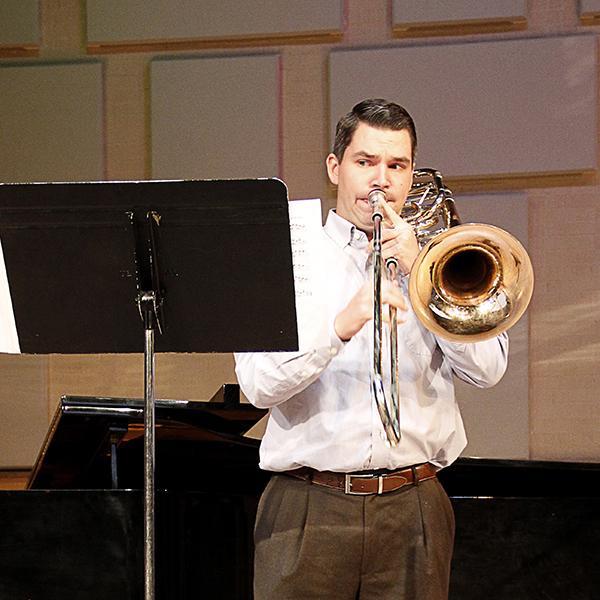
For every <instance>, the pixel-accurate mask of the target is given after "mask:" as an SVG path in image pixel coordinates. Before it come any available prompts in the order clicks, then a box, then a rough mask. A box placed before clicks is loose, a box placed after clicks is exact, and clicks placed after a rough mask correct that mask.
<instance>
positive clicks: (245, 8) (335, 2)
mask: <svg viewBox="0 0 600 600" xmlns="http://www.w3.org/2000/svg"><path fill="white" fill-rule="evenodd" d="M342 28H343V1H342V0H302V2H297V0H262V1H261V2H256V0H203V1H202V2H197V1H195V0H180V1H179V2H178V3H177V6H176V7H174V5H173V2H170V1H169V0H88V2H87V35H88V45H89V47H90V48H91V49H92V50H94V49H96V50H100V49H101V48H102V47H103V46H110V45H111V44H119V45H122V44H140V43H147V42H161V41H162V42H185V41H188V42H189V41H193V40H196V41H199V42H201V41H202V40H204V41H210V40H213V41H214V40H223V41H231V42H235V41H236V40H237V41H239V40H244V39H245V40H251V39H259V40H261V41H262V42H263V43H264V42H266V41H268V40H269V38H275V39H285V38H287V37H292V38H293V37H296V36H316V37H321V36H326V37H327V36H334V37H335V36H337V37H338V38H339V37H340V36H341V31H342Z"/></svg>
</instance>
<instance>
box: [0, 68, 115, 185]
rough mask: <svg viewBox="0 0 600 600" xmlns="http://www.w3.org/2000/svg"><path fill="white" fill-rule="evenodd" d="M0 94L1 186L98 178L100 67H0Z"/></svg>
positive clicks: (100, 162)
mask: <svg viewBox="0 0 600 600" xmlns="http://www.w3.org/2000/svg"><path fill="white" fill-rule="evenodd" d="M0 88H1V89H2V94H0V115H2V123H1V127H2V144H1V145H0V181H3V182H29V181H78V180H99V179H102V178H103V176H104V133H103V125H104V123H103V92H102V65H101V64H99V63H96V62H94V63H69V64H67V63H65V64H50V63H48V64H29V65H6V64H4V65H2V66H0Z"/></svg>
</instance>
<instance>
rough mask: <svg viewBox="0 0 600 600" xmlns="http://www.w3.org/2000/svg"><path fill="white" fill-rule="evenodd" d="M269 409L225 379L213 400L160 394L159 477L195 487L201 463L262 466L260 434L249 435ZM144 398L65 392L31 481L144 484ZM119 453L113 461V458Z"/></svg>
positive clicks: (53, 485)
mask: <svg viewBox="0 0 600 600" xmlns="http://www.w3.org/2000/svg"><path fill="white" fill-rule="evenodd" d="M266 412H267V411H265V410H261V409H257V408H255V407H254V406H252V405H251V404H247V403H242V402H240V392H239V386H238V385H236V384H226V385H224V386H222V387H221V388H220V389H219V390H218V391H217V393H216V394H215V395H214V396H213V398H212V399H211V400H210V401H208V402H192V401H187V400H156V413H155V418H156V485H157V487H169V488H174V487H175V488H180V487H185V488H186V489H190V488H193V487H194V479H195V478H196V477H197V476H198V473H199V472H200V471H201V472H202V473H203V474H204V476H207V475H209V474H211V473H212V474H213V476H214V474H215V473H218V480H223V482H225V481H226V475H227V472H229V471H231V470H233V469H237V468H239V467H240V466H242V467H247V468H248V469H250V470H251V471H254V470H255V469H256V470H258V445H259V442H258V440H255V439H251V438H247V437H244V434H245V433H246V431H248V430H249V429H251V428H252V427H253V426H254V425H255V424H256V423H257V422H258V421H259V420H260V419H261V418H262V417H263V416H265V415H266ZM143 443H144V400H143V399H132V398H102V397H85V396H63V397H62V398H61V399H60V403H59V406H58V408H57V410H56V413H55V414H54V418H53V420H52V423H51V425H50V428H49V430H48V433H47V435H46V439H45V441H44V443H43V445H42V448H41V450H40V452H39V454H38V457H37V459H36V462H35V465H34V468H33V471H32V474H31V477H30V479H29V482H28V486H27V487H28V488H29V489H103V488H110V487H115V485H114V473H113V470H112V469H114V466H115V464H116V472H117V473H118V487H119V488H141V487H142V486H143ZM111 458H114V459H115V464H113V463H111Z"/></svg>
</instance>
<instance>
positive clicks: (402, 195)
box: [326, 122, 413, 238]
mask: <svg viewBox="0 0 600 600" xmlns="http://www.w3.org/2000/svg"><path fill="white" fill-rule="evenodd" d="M326 163H327V173H328V175H329V179H330V180H331V182H332V183H333V184H334V185H337V186H338V191H337V206H336V211H337V213H338V214H339V215H340V216H341V217H343V218H344V219H346V220H347V221H350V222H351V223H352V224H353V225H355V226H356V227H358V229H361V230H362V231H364V232H365V233H366V234H367V235H368V236H369V238H370V237H371V236H372V233H373V221H372V219H371V216H372V214H373V208H372V207H371V206H370V204H369V202H368V200H367V197H368V195H369V192H370V191H371V190H373V189H376V188H379V189H382V190H383V191H384V192H385V194H386V198H387V201H388V204H390V205H391V206H392V208H393V209H394V210H395V211H396V212H398V213H399V212H400V210H401V209H402V206H403V205H404V201H405V200H406V195H407V194H408V191H409V190H410V188H411V185H412V177H413V164H412V142H411V139H410V134H409V133H408V131H407V130H406V129H401V130H400V131H395V130H393V129H379V128H376V127H371V126H370V125H367V124H366V123H362V122H361V123H359V124H358V127H357V128H356V130H355V132H354V135H353V136H352V141H351V142H350V144H349V145H348V147H347V148H346V151H345V152H344V156H343V157H342V160H341V161H338V159H337V157H336V156H335V155H334V154H330V155H329V156H328V157H327V160H326Z"/></svg>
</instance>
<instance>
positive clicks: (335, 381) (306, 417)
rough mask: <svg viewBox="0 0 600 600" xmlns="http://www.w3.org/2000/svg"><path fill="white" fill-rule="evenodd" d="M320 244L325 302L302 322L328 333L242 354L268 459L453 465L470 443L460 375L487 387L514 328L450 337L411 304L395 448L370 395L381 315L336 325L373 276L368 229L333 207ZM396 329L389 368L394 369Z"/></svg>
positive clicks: (327, 464) (267, 464) (313, 332)
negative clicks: (299, 346)
mask: <svg viewBox="0 0 600 600" xmlns="http://www.w3.org/2000/svg"><path fill="white" fill-rule="evenodd" d="M320 244H321V247H320V249H319V255H320V259H321V260H320V267H319V268H320V269H321V273H320V277H321V286H320V287H321V288H322V289H320V290H319V293H320V297H321V298H322V304H323V307H324V308H323V311H322V312H320V313H319V314H314V315H313V317H312V318H311V319H310V320H309V322H306V323H304V322H303V323H298V327H299V328H300V327H302V328H304V332H308V334H309V337H314V339H315V340H317V339H318V340H323V339H325V340H327V342H326V343H321V342H319V343H317V342H315V344H314V347H312V348H311V349H309V350H307V351H303V352H271V353H236V354H235V361H236V374H237V377H238V381H239V384H240V387H241V389H242V391H243V392H244V394H245V395H246V397H247V398H248V399H249V400H250V402H252V404H254V405H255V406H257V407H261V408H268V409H269V413H270V414H269V420H268V423H267V428H266V431H265V435H264V438H263V440H262V443H261V448H260V466H261V468H263V469H266V470H269V471H284V470H288V469H295V468H298V467H301V466H307V467H312V468H314V469H317V470H320V471H324V470H328V471H338V472H352V471H362V470H370V469H380V468H385V469H396V468H400V467H404V466H408V465H413V464H418V463H423V462H427V461H429V462H431V463H433V464H435V465H437V466H439V467H444V466H447V465H449V464H450V463H452V462H453V461H454V460H455V459H456V458H457V457H458V455H459V454H460V452H461V451H462V450H463V448H464V447H465V445H466V436H465V430H464V426H463V422H462V418H461V415H460V411H459V408H458V405H457V403H456V400H455V398H454V386H453V381H452V379H453V376H456V377H459V378H460V379H462V380H464V381H466V382H468V383H471V384H473V385H475V386H478V387H489V386H492V385H494V384H495V383H497V382H498V381H499V380H500V378H501V377H502V375H503V374H504V372H505V370H506V366H507V355H508V337H507V336H506V334H502V335H500V336H498V337H496V338H494V339H491V340H488V341H484V342H477V343H468V344H462V343H452V342H447V341H444V340H442V339H439V338H438V337H436V336H435V335H434V334H432V333H431V332H429V331H428V330H427V329H425V328H424V327H423V326H422V325H421V324H420V323H419V321H418V320H417V319H416V317H415V315H414V313H413V312H412V310H411V309H409V310H408V312H407V314H406V315H405V317H406V321H405V322H404V323H400V324H399V325H398V356H399V382H400V414H401V434H402V438H401V441H400V444H399V445H398V446H397V447H395V448H391V447H390V446H389V444H387V443H386V436H385V433H384V430H383V426H382V424H381V420H380V418H379V413H378V410H377V407H376V405H375V402H374V400H373V399H372V397H371V385H370V374H371V370H372V368H371V367H372V353H373V350H372V348H373V343H372V340H373V325H372V322H369V323H367V324H366V325H365V326H364V327H363V328H362V329H361V330H360V331H359V332H358V333H357V334H356V335H355V336H354V337H353V338H352V339H351V340H350V341H348V342H343V341H341V340H340V339H339V337H338V336H337V335H336V333H335V330H334V327H333V323H334V320H335V317H336V315H337V314H338V313H339V312H340V311H341V310H342V308H344V307H345V306H346V304H348V302H349V301H350V299H351V298H352V296H353V295H354V294H355V293H356V292H357V291H358V289H359V288H360V287H361V285H362V284H363V283H364V282H365V278H366V277H369V276H372V275H371V274H370V273H369V268H368V262H369V261H368V258H369V255H368V241H367V237H366V235H365V234H364V233H363V232H362V231H359V230H358V229H356V228H355V227H354V226H353V225H352V224H351V223H349V222H347V221H346V220H344V219H343V218H341V217H339V216H338V215H337V214H336V213H335V212H334V211H331V212H330V213H329V215H328V218H327V222H326V224H325V226H324V227H323V235H322V239H321V240H320ZM399 315H402V312H401V311H399ZM387 337H388V336H387V335H384V354H383V356H384V359H386V360H384V365H383V370H384V372H385V371H389V368H387V364H386V361H387V356H388V355H389V353H388V352H387V351H386V348H385V343H386V338H387Z"/></svg>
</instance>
